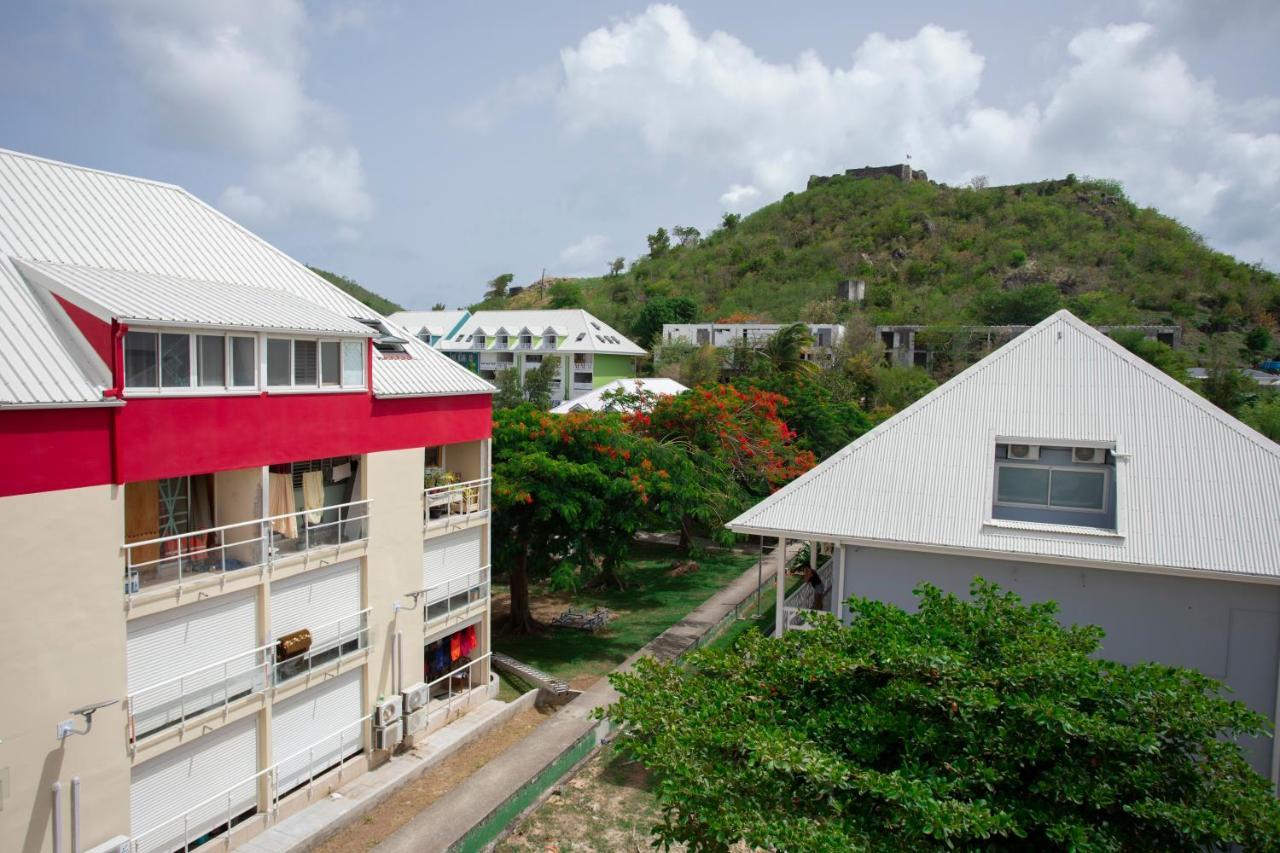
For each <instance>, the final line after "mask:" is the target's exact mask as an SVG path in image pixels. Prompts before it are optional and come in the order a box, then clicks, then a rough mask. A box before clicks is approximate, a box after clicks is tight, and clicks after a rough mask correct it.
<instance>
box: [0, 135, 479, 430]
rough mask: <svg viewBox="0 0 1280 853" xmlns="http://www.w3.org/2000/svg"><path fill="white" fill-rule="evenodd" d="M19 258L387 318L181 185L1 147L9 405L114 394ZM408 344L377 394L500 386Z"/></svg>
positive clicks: (377, 384)
mask: <svg viewBox="0 0 1280 853" xmlns="http://www.w3.org/2000/svg"><path fill="white" fill-rule="evenodd" d="M15 259H18V260H23V261H29V262H36V263H42V262H43V263H49V264H60V265H70V266H79V267H92V268H96V269H98V270H112V271H119V272H124V273H145V274H148V275H151V276H168V277H173V278H176V279H186V280H194V281H206V282H215V283H222V284H231V285H241V286H248V287H255V288H262V289H266V290H274V291H284V292H286V293H288V294H290V295H292V296H293V297H296V298H298V299H301V300H305V301H307V302H310V303H312V304H314V305H316V306H318V307H319V308H321V309H323V310H324V311H327V312H331V313H333V314H335V315H337V316H339V317H343V318H367V319H377V318H378V317H379V315H378V314H377V313H376V312H375V311H373V310H372V309H371V308H368V307H367V306H365V305H363V304H362V303H360V302H359V301H358V300H356V299H355V298H353V297H351V296H349V295H347V294H346V293H344V292H343V291H341V290H339V289H338V288H336V287H334V286H333V285H331V284H329V283H328V282H327V281H325V280H324V279H322V278H320V277H319V276H317V275H316V274H315V273H313V272H311V271H310V270H308V269H307V268H306V267H305V266H303V265H302V264H300V263H298V262H297V261H295V260H294V259H292V258H290V257H289V256H288V255H286V254H284V253H283V252H281V251H280V250H278V249H276V248H275V247H273V246H271V245H269V244H268V243H266V242H265V241H264V240H262V239H261V238H259V237H257V236H256V235H254V234H252V233H251V232H249V231H247V230H245V229H244V228H242V227H241V226H239V225H237V224H236V223H235V222H233V221H232V220H230V219H228V218H227V217H226V216H224V215H223V214H221V213H219V212H218V211H217V210H215V209H213V208H212V207H210V206H208V205H207V204H205V203H204V202H202V201H200V200H199V199H197V198H196V197H195V196H193V195H191V194H190V193H188V192H186V191H185V190H183V189H181V188H179V187H175V186H172V185H170V184H162V183H156V182H154V181H147V180H143V179H140V178H132V177H127V176H123V175H115V174H111V173H109V172H100V171H96V170H93V169H86V168H82V167H79V166H72V165H68V164H65V163H57V162H54V161H51V160H44V159H41V158H39V157H32V156H29V155H26V154H19V153H16V152H12V151H4V150H2V149H0V406H5V405H27V406H51V405H67V404H71V405H84V404H95V403H97V404H101V403H103V402H104V399H103V397H102V391H103V390H104V387H105V386H104V380H103V371H102V366H101V364H100V363H98V364H94V363H92V362H93V360H94V359H95V358H96V357H90V356H89V355H87V354H88V353H90V352H91V350H89V348H88V347H87V345H85V343H84V342H83V340H82V339H81V337H80V335H79V333H78V332H77V331H76V330H75V328H74V326H73V325H72V324H71V323H70V321H69V320H67V318H66V316H65V315H64V314H63V313H62V312H61V309H59V308H57V305H56V303H53V304H50V303H51V302H52V300H50V299H49V298H48V296H47V295H43V294H41V293H40V292H39V288H33V287H32V285H31V284H30V283H29V282H28V281H26V280H25V279H24V278H23V276H22V275H21V274H20V273H19V271H18V267H17V265H16V264H15V262H14V260H15ZM292 304H294V305H295V307H296V303H292ZM264 319H265V318H264ZM406 350H407V351H408V352H409V355H411V356H412V357H411V358H405V357H403V356H402V357H400V358H398V359H388V358H384V357H381V356H379V357H378V358H376V359H375V361H374V368H373V391H374V393H375V394H376V395H378V396H396V395H431V394H441V393H455V394H457V393H489V392H491V391H492V390H493V389H492V386H490V385H489V384H488V383H486V382H484V381H483V380H481V379H480V378H479V377H477V376H475V375H474V374H471V373H470V372H469V371H467V370H466V369H465V368H463V367H461V366H460V365H458V364H456V363H454V362H453V361H452V360H450V359H448V358H446V357H444V356H442V355H440V354H439V353H437V352H435V351H433V350H432V349H431V348H430V347H427V346H426V345H424V344H421V342H414V341H411V342H410V343H409V344H408V345H406Z"/></svg>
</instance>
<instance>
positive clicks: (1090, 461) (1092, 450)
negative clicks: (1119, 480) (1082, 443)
mask: <svg viewBox="0 0 1280 853" xmlns="http://www.w3.org/2000/svg"><path fill="white" fill-rule="evenodd" d="M1071 458H1072V459H1074V460H1075V461H1076V462H1083V463H1085V464H1087V465H1101V464H1102V463H1104V462H1106V461H1107V450H1106V448H1104V447H1074V448H1072V449H1071Z"/></svg>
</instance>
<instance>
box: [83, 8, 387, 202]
mask: <svg viewBox="0 0 1280 853" xmlns="http://www.w3.org/2000/svg"><path fill="white" fill-rule="evenodd" d="M99 2H101V4H102V5H103V6H104V7H105V8H106V10H107V12H108V14H109V15H110V18H111V20H112V23H113V26H114V29H115V32H116V35H117V37H118V38H119V40H120V43H121V45H122V46H123V47H124V49H125V53H126V55H127V57H128V59H129V62H130V64H131V65H132V67H133V69H134V72H135V73H136V75H137V77H138V80H139V83H140V84H141V86H142V89H143V92H144V93H145V94H146V96H147V98H148V99H149V101H150V106H151V115H152V118H153V119H154V122H155V125H156V128H157V131H158V132H159V133H160V134H161V135H162V136H164V137H165V138H167V139H169V140H171V141H173V142H175V143H178V144H181V145H184V146H188V147H192V148H199V149H206V150H210V151H214V152H216V153H222V154H229V155H232V156H235V157H237V158H239V159H241V160H243V161H244V162H245V163H246V164H247V166H248V171H249V174H248V176H247V178H246V180H245V182H244V184H243V185H234V186H230V187H228V188H227V189H226V190H225V191H224V192H223V194H222V198H221V204H222V205H223V207H224V209H226V210H227V211H228V212H229V213H231V214H232V215H234V216H238V217H243V218H245V219H249V220H254V221H264V220H270V219H278V218H281V217H285V216H289V215H292V214H294V213H299V214H304V215H311V216H318V217H323V218H330V219H336V220H339V221H354V220H362V219H367V218H368V217H369V216H370V215H372V201H371V199H370V198H369V195H368V192H367V190H366V189H365V186H364V174H363V170H362V169H361V166H360V156H359V153H358V152H357V151H356V149H355V148H354V147H352V146H351V144H350V143H349V142H348V141H347V140H346V138H345V134H344V132H343V129H342V122H341V119H340V117H339V116H338V115H337V114H336V113H335V112H334V111H333V110H332V109H330V108H329V107H327V106H326V105H324V104H322V103H319V102H318V101H316V100H315V99H313V98H312V97H310V96H309V95H308V94H307V92H306V87H305V81H304V71H305V68H306V64H307V53H306V49H305V47H304V44H303V36H304V35H305V31H306V30H307V27H308V21H307V15H306V10H305V9H304V7H303V5H302V4H301V2H299V1H298V0H219V2H216V3H206V2H201V0H99Z"/></svg>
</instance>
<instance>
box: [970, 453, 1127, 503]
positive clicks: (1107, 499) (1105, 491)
mask: <svg viewBox="0 0 1280 853" xmlns="http://www.w3.org/2000/svg"><path fill="white" fill-rule="evenodd" d="M1050 446H1052V445H1050ZM1003 468H1031V469H1034V470H1037V471H1048V472H1049V481H1048V483H1047V484H1046V488H1045V503H1042V504H1037V503H1024V502H1022V501H1002V500H1000V471H1001V469H1003ZM1055 471H1066V472H1067V473H1070V474H1096V475H1101V476H1102V506H1101V507H1099V508H1097V509H1093V508H1090V507H1078V506H1059V505H1058V504H1055V503H1053V502H1052V499H1053V473H1054V472H1055ZM1111 478H1112V472H1111V469H1110V468H1109V467H1107V466H1102V465H1099V466H1096V467H1091V468H1084V466H1080V465H1033V464H1030V463H1027V462H1011V461H1009V460H1007V459H997V460H995V478H994V479H993V481H992V484H991V488H992V493H991V502H992V505H993V506H1010V507H1021V508H1024V509H1039V510H1045V511H1048V512H1076V513H1084V514H1086V515H1105V514H1106V512H1107V510H1108V508H1109V507H1110V506H1111V501H1112V496H1111Z"/></svg>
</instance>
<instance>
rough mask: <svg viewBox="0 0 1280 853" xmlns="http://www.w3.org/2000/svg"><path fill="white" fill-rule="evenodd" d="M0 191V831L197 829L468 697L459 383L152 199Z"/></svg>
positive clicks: (485, 626) (460, 374)
mask: <svg viewBox="0 0 1280 853" xmlns="http://www.w3.org/2000/svg"><path fill="white" fill-rule="evenodd" d="M0 210H3V211H4V215H3V216H2V217H0V441H3V446H4V447H5V448H6V449H7V450H8V453H7V454H6V455H7V464H6V466H5V470H4V474H3V476H0V551H2V552H3V553H4V554H5V556H6V561H5V564H4V568H3V570H0V571H3V576H4V580H5V586H6V594H5V595H4V596H3V599H2V600H0V624H3V625H4V626H5V635H6V640H7V642H6V643H5V646H4V649H3V651H0V685H3V688H4V690H3V699H0V849H3V850H6V851H21V853H42V851H58V852H59V853H60V851H63V850H75V851H85V850H112V851H117V850H128V851H136V853H144V851H170V850H175V849H183V848H188V847H194V846H205V847H207V848H209V849H227V848H230V847H233V846H234V845H235V844H236V843H239V842H241V841H243V840H245V839H246V838H248V837H250V836H252V835H253V834H255V833H257V832H259V831H261V829H262V828H263V827H265V826H267V825H269V824H270V823H272V822H274V821H276V820H279V819H281V818H282V817H285V816H287V815H288V814H291V813H293V812H294V811H296V810H298V809H300V808H302V807H303V806H305V805H306V804H307V803H309V802H312V801H314V800H316V799H318V798H321V797H324V796H326V795H327V794H328V793H329V792H330V791H332V790H333V789H334V788H335V787H337V786H338V785H339V784H341V783H344V782H346V781H347V780H349V779H351V778H353V777H354V776H356V775H358V774H360V773H362V772H364V771H366V770H367V769H369V768H370V767H371V766H374V765H376V764H378V763H380V762H382V761H384V760H386V758H387V756H389V755H390V754H391V753H392V752H394V751H396V750H398V749H402V748H404V747H405V746H406V745H407V744H411V743H412V742H413V741H414V740H415V739H418V738H421V737H422V736H424V734H425V733H427V732H430V731H432V730H433V729H436V728H439V727H441V726H444V725H447V724H448V723H449V722H450V721H451V720H453V719H456V718H457V717H458V716H460V715H462V714H465V713H466V711H467V710H468V708H470V707H473V706H474V705H476V704H478V703H479V702H481V701H483V700H484V699H487V698H489V697H490V696H491V695H493V694H494V692H496V682H495V681H494V680H493V679H492V677H491V675H490V671H489V665H488V659H489V658H488V651H489V595H488V581H489V575H488V571H489V570H488V554H489V515H488V508H489V459H490V447H489V436H490V429H491V393H492V390H493V389H492V387H491V386H490V385H488V383H486V382H484V381H483V380H481V379H480V378H479V377H477V376H476V375H474V374H473V373H471V372H469V371H467V370H464V369H462V368H461V367H459V366H458V365H457V364H455V363H454V362H452V361H450V360H449V359H447V358H445V357H443V356H442V355H441V354H440V353H438V352H436V351H434V350H433V349H431V348H430V347H428V346H427V345H425V344H424V343H422V342H421V341H419V340H417V339H415V338H412V337H406V336H403V335H399V334H397V333H396V330H395V328H394V327H393V326H391V325H390V324H389V323H387V322H386V320H385V319H384V318H382V317H380V316H379V315H378V314H377V313H375V312H374V311H372V310H371V309H369V308H367V307H366V306H364V305H363V304H361V303H360V302H358V301H356V300H355V299H353V298H351V297H349V296H348V295H346V294H345V293H343V292H342V291H340V290H338V289H336V288H334V287H333V286H331V285H330V284H328V283H327V282H325V281H324V280H322V279H320V278H319V277H317V276H315V275H313V274H312V273H311V272H310V271H309V270H307V269H306V267H304V266H303V265H302V264H300V263H298V262H297V261H295V260H293V259H291V258H289V257H288V256H287V255H285V254H284V253H283V252H280V251H278V250H277V249H275V248H273V247H272V246H270V245H268V244H267V243H266V242H264V241H263V240H261V239H260V238H258V237H256V236H255V235H253V234H251V233H250V232H248V231H246V230H245V229H243V228H242V227H240V226H239V225H237V224H236V223H234V222H232V221H230V220H229V219H227V218H226V217H224V216H223V215H222V214H220V213H219V212H217V211H216V210H214V209H213V208H211V207H209V206H207V205H205V204H204V203H202V202H201V201H200V200H198V199H197V198H195V197H194V196H192V195H190V194H188V193H187V192H185V191H184V190H182V189H181V188H179V187H175V186H171V185H166V184H160V183H155V182H152V181H146V180H141V179H138V178H132V177H126V176H121V175H114V174H108V173H104V172H98V171H93V170H89V169H83V168H78V167H75V166H70V165H66V164H61V163H55V162H51V161H48V160H42V159H39V158H35V157H30V156H26V155H22V154H18V153H13V152H5V151H0Z"/></svg>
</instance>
